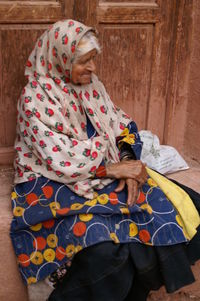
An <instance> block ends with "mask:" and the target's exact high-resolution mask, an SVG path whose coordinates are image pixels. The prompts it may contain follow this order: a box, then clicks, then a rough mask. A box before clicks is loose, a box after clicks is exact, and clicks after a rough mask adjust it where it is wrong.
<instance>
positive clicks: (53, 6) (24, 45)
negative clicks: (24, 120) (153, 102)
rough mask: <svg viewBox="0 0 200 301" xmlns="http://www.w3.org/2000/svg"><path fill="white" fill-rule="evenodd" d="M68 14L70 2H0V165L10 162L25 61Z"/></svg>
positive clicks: (52, 0) (55, 0)
mask: <svg viewBox="0 0 200 301" xmlns="http://www.w3.org/2000/svg"><path fill="white" fill-rule="evenodd" d="M72 12H73V4H72V1H70V0H48V1H47V0H43V1H36V0H32V1H27V0H21V1H15V0H10V1H0V125H1V126H0V165H2V164H11V163H12V160H13V154H14V152H13V143H14V139H15V125H16V122H15V120H16V103H17V99H18V97H19V95H20V91H21V89H22V87H23V86H24V84H25V77H24V69H25V63H26V60H27V58H28V56H29V54H30V52H31V50H32V48H33V46H34V44H35V42H36V40H37V38H38V36H39V35H40V34H41V33H42V32H43V31H44V30H45V29H46V28H47V27H48V24H49V23H54V22H56V21H57V20H59V19H62V18H64V17H67V18H71V17H72Z"/></svg>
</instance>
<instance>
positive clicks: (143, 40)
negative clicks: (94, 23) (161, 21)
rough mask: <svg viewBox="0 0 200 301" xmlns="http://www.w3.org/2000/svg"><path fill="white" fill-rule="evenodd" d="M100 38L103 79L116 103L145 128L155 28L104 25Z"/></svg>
mask: <svg viewBox="0 0 200 301" xmlns="http://www.w3.org/2000/svg"><path fill="white" fill-rule="evenodd" d="M100 37H101V44H102V45H103V51H102V54H101V55H100V58H101V62H100V64H98V66H100V67H101V68H100V78H101V79H102V80H103V82H104V84H105V86H106V88H107V91H108V94H109V95H110V97H111V99H112V100H113V102H114V103H115V104H116V105H118V106H120V107H121V108H122V109H123V110H124V111H125V112H127V113H128V114H129V115H130V116H131V117H132V118H133V119H134V120H135V121H136V122H137V124H138V126H139V128H140V129H143V128H145V127H146V114H147V106H148V99H149V89H150V79H151V56H152V39H153V26H152V25H123V26H122V25H120V26H119V25H106V26H105V25H101V27H100ZM111 74H112V75H111Z"/></svg>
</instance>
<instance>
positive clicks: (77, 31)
mask: <svg viewBox="0 0 200 301" xmlns="http://www.w3.org/2000/svg"><path fill="white" fill-rule="evenodd" d="M82 31H83V27H81V26H80V27H77V28H76V33H77V34H79V33H81V32H82Z"/></svg>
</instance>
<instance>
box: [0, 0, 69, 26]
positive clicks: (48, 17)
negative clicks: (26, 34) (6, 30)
mask: <svg viewBox="0 0 200 301" xmlns="http://www.w3.org/2000/svg"><path fill="white" fill-rule="evenodd" d="M63 16H64V15H63V6H62V5H61V2H58V1H27V2H26V1H14V2H11V1H1V3H0V23H8V24H11V23H50V22H55V21H57V20H58V19H61V18H62V17H63Z"/></svg>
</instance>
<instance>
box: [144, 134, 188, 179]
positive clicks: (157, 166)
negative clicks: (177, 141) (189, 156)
mask: <svg viewBox="0 0 200 301" xmlns="http://www.w3.org/2000/svg"><path fill="white" fill-rule="evenodd" d="M139 135H140V138H141V140H142V142H143V148H142V154H141V161H142V162H144V163H146V164H147V166H148V167H150V168H152V169H154V170H157V171H158V172H160V173H162V174H168V173H173V172H175V171H179V170H184V169H188V168H189V166H188V165H187V163H186V162H185V160H184V159H183V158H182V157H181V155H180V154H179V153H178V151H177V150H176V149H175V148H174V147H172V146H168V145H160V142H159V138H158V137H157V136H156V135H154V134H152V133H151V132H150V131H144V130H143V131H140V132H139Z"/></svg>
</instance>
